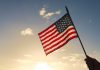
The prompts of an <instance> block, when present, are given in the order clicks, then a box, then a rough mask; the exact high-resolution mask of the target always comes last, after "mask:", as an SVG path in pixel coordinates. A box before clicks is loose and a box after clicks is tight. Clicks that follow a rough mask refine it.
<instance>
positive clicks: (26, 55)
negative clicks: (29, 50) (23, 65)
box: [24, 54, 32, 58]
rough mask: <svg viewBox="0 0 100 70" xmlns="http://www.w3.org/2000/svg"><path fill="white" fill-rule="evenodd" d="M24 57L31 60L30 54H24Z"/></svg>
mask: <svg viewBox="0 0 100 70" xmlns="http://www.w3.org/2000/svg"><path fill="white" fill-rule="evenodd" d="M24 56H25V57H28V58H31V57H32V55H30V54H25V55H24Z"/></svg>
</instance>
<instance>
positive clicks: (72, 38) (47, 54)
mask: <svg viewBox="0 0 100 70" xmlns="http://www.w3.org/2000/svg"><path fill="white" fill-rule="evenodd" d="M74 38H77V36H73V37H70V38H69V39H68V40H67V41H66V42H65V43H63V44H62V45H59V46H58V47H56V48H55V49H53V50H51V51H49V52H47V53H46V55H48V54H50V53H52V52H53V51H55V50H57V49H59V48H61V47H63V46H64V45H65V44H67V43H68V42H69V41H70V40H72V39H74ZM45 52H46V51H45Z"/></svg>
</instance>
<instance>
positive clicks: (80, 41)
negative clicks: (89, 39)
mask: <svg viewBox="0 0 100 70" xmlns="http://www.w3.org/2000/svg"><path fill="white" fill-rule="evenodd" d="M65 8H66V11H67V13H68V14H69V10H68V8H67V6H65ZM69 16H70V14H69ZM70 18H71V17H70ZM71 20H72V19H71ZM72 23H73V21H72ZM73 26H74V27H75V25H74V24H73ZM75 30H76V27H75ZM76 33H77V36H78V39H79V41H80V44H81V46H82V49H83V51H84V54H85V56H86V57H87V53H86V51H85V48H84V46H83V44H82V41H81V39H80V37H79V34H78V32H77V30H76Z"/></svg>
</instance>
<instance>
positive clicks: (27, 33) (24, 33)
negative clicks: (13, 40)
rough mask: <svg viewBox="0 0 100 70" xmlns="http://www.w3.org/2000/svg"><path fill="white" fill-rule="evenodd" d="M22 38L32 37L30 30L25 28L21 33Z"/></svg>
mask: <svg viewBox="0 0 100 70" xmlns="http://www.w3.org/2000/svg"><path fill="white" fill-rule="evenodd" d="M21 35H22V36H30V35H33V31H32V29H31V28H26V29H25V30H22V31H21Z"/></svg>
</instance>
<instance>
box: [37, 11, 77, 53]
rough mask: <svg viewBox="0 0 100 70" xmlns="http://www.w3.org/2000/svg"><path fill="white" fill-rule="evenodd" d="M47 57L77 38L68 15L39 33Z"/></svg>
mask: <svg viewBox="0 0 100 70" xmlns="http://www.w3.org/2000/svg"><path fill="white" fill-rule="evenodd" d="M38 35H39V38H40V40H41V43H42V45H43V49H44V51H45V53H46V55H48V54H50V53H52V52H53V51H55V50H57V49H59V48H61V47H63V46H64V45H65V44H67V43H68V42H69V41H70V40H72V39H74V38H77V37H78V36H77V32H76V30H75V27H74V25H73V22H72V20H71V17H70V15H69V14H68V13H66V14H65V15H64V16H62V17H61V18H60V19H59V20H57V21H56V22H55V23H53V24H52V25H50V26H49V27H48V28H46V29H44V30H43V31H41V32H40V33H38Z"/></svg>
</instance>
